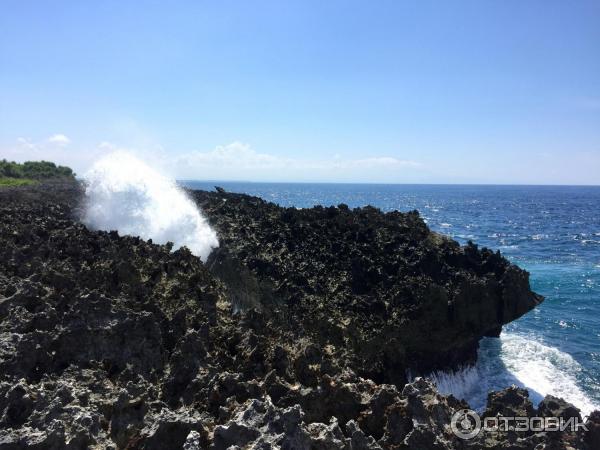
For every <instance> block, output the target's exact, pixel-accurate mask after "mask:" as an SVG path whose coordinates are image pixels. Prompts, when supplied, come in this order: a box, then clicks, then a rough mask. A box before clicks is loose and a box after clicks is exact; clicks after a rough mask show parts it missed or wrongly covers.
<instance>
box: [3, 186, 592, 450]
mask: <svg viewBox="0 0 600 450" xmlns="http://www.w3.org/2000/svg"><path fill="white" fill-rule="evenodd" d="M190 195H191V197H192V198H193V199H194V200H195V201H196V202H197V204H198V205H199V206H200V207H201V208H202V210H203V211H204V212H205V214H206V215H207V217H208V219H209V221H210V222H211V224H212V225H213V227H214V228H215V229H216V230H217V232H218V235H219V239H220V242H221V245H220V247H219V248H218V249H217V250H215V251H214V252H213V253H212V254H211V256H210V258H209V259H208V260H207V262H206V264H203V263H202V262H201V261H200V260H199V259H198V258H196V257H195V256H193V255H192V254H191V253H190V252H189V251H187V250H186V249H181V250H177V251H174V252H171V247H170V245H168V244H167V245H155V244H152V243H151V242H146V241H143V240H141V239H139V238H135V237H128V236H119V234H118V233H116V232H102V231H91V230H88V229H87V228H86V227H85V226H83V225H82V224H80V223H79V220H78V218H79V217H80V213H81V211H80V208H81V207H82V198H83V193H82V189H81V187H80V186H79V185H78V184H76V183H74V182H72V183H65V182H55V183H45V184H40V185H36V186H24V187H19V188H10V189H1V190H0V217H1V220H0V449H20V448H38V449H61V448H69V449H80V448H81V449H83V448H98V449H100V448H113V449H117V448H118V449H134V448H143V449H171V448H173V449H176V448H185V449H189V450H191V449H196V448H198V449H200V448H212V449H231V448H233V449H236V448H239V449H244V448H256V449H271V448H273V449H276V448H282V449H313V448H314V449H349V450H350V449H352V450H357V449H380V448H381V449H402V448H414V449H430V448H431V449H434V448H435V449H462V448H472V449H478V448H514V449H521V448H523V449H525V448H553V449H554V448H557V449H558V448H575V449H590V450H591V449H596V448H600V413H598V412H595V413H593V414H592V415H591V416H590V418H588V421H587V423H586V424H587V428H588V431H587V432H586V431H584V430H580V431H578V432H568V431H564V432H538V433H535V432H516V431H509V432H495V433H492V432H487V433H486V432H481V433H480V434H479V435H478V436H476V437H475V438H473V439H469V440H464V439H460V438H458V437H457V436H456V435H455V434H453V433H452V431H451V429H450V422H451V417H452V416H453V414H454V413H455V412H456V411H459V410H462V409H465V408H468V405H467V404H466V403H465V402H464V401H460V400H457V399H455V398H453V397H452V396H448V397H446V396H442V395H440V394H439V393H438V392H437V391H436V390H435V387H434V386H433V385H431V383H429V382H428V381H427V380H426V379H424V378H417V379H415V380H414V381H411V380H409V379H408V378H407V372H408V371H410V372H412V373H416V374H422V375H426V374H427V372H428V371H430V370H433V369H440V368H441V369H445V368H453V367H457V366H458V365H460V364H464V363H468V362H472V361H474V359H475V358H476V351H477V345H478V342H479V340H480V339H481V338H482V337H483V336H497V335H498V333H499V332H500V330H501V327H502V325H503V324H506V323H508V322H510V321H512V320H515V319H516V318H518V317H520V316H521V315H522V314H524V313H526V312H528V311H530V310H531V309H532V308H534V307H535V306H536V305H537V304H539V302H540V301H542V298H541V297H540V296H538V295H536V294H535V293H533V292H532V291H531V290H530V288H529V280H528V274H527V272H525V271H523V270H521V269H519V268H518V267H516V266H514V265H512V264H510V263H509V262H508V261H507V260H505V259H504V258H503V257H502V256H501V255H500V254H499V253H495V252H492V251H490V250H487V249H480V248H478V247H477V246H476V245H468V246H465V247H461V246H459V245H458V244H457V243H455V242H454V241H452V240H450V239H448V238H446V237H444V236H442V235H439V234H436V233H433V232H431V231H430V230H429V229H428V228H427V226H426V225H425V223H424V222H423V221H422V220H421V219H420V217H419V215H418V213H417V212H411V213H399V212H393V213H387V214H383V213H382V212H380V211H379V210H377V209H375V208H371V207H365V208H359V209H354V210H350V209H349V208H348V207H347V206H345V205H339V206H338V207H331V208H324V207H315V208H311V209H303V210H297V209H294V208H281V207H279V206H277V205H274V204H271V203H268V202H265V201H263V200H261V199H258V198H255V197H250V196H246V195H240V194H231V193H226V192H223V191H222V190H217V192H204V191H191V192H190ZM496 414H502V415H505V416H506V415H509V416H510V415H512V416H518V415H524V416H527V417H533V416H536V415H540V416H542V417H557V416H568V417H575V416H578V415H579V412H578V411H577V410H576V408H574V407H573V406H572V405H569V404H567V403H565V402H564V401H562V400H560V399H555V398H552V397H547V398H546V399H545V400H544V401H543V402H542V404H540V405H539V406H538V408H537V409H536V408H534V405H532V404H531V402H530V401H529V399H528V398H527V393H526V391H524V390H521V389H516V388H508V389H506V390H504V391H500V392H494V393H490V394H489V398H488V406H487V409H486V411H485V413H484V414H483V415H484V416H486V417H494V416H495V415H496Z"/></svg>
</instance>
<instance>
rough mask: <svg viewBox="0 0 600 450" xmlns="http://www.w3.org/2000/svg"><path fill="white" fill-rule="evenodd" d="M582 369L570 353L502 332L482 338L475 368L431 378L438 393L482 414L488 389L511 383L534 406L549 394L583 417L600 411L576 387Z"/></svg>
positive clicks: (496, 388)
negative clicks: (455, 399)
mask: <svg viewBox="0 0 600 450" xmlns="http://www.w3.org/2000/svg"><path fill="white" fill-rule="evenodd" d="M581 370H582V368H581V366H580V365H579V363H578V362H577V361H575V360H574V359H573V358H572V357H571V356H570V355H569V354H567V353H564V352H562V351H560V350H558V349H557V348H554V347H549V346H547V345H544V344H541V343H539V342H536V341H535V340H532V339H530V338H529V337H525V336H521V335H519V334H514V333H502V335H501V336H500V339H493V338H485V339H484V340H483V341H482V345H481V349H480V351H479V358H478V361H477V363H476V364H475V365H474V366H470V367H465V368H463V369H460V370H458V371H456V372H451V373H449V372H437V373H434V374H432V375H430V378H431V379H432V380H433V382H434V383H436V385H437V386H438V389H439V390H440V392H442V393H444V394H453V395H454V396H455V397H457V398H461V399H464V400H466V401H467V402H469V404H470V405H471V407H473V408H475V409H477V410H479V411H481V410H483V409H484V408H485V403H486V398H487V393H488V391H490V390H500V389H504V388H506V387H508V386H510V385H512V384H516V385H517V386H520V387H524V388H526V389H528V390H529V397H530V399H531V400H532V402H533V403H534V405H537V403H539V402H540V401H541V400H542V398H543V397H544V396H545V395H547V394H551V395H554V396H557V397H562V398H563V399H565V400H566V401H568V402H570V403H572V404H574V405H575V406H576V407H578V408H579V409H580V410H581V412H582V414H583V415H587V414H589V413H590V412H591V411H592V410H594V409H598V408H600V405H598V404H596V403H595V402H594V401H593V400H592V399H590V398H589V397H588V396H587V395H586V394H585V392H583V391H582V390H581V388H580V387H579V386H578V379H577V377H578V375H579V373H580V372H581Z"/></svg>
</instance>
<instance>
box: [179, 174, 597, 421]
mask: <svg viewBox="0 0 600 450" xmlns="http://www.w3.org/2000/svg"><path fill="white" fill-rule="evenodd" d="M183 184H185V185H186V186H188V187H192V188H196V189H212V188H213V185H214V184H215V183H206V182H183ZM219 185H220V186H223V187H224V188H225V189H226V190H229V191H233V192H243V193H248V194H251V195H256V196H259V197H262V198H264V199H266V200H269V201H272V202H275V203H278V204H280V205H282V206H295V207H310V206H313V205H316V204H321V205H337V204H339V203H346V204H348V205H349V206H351V207H356V206H364V205H367V204H370V205H373V206H376V207H379V208H381V209H382V210H383V211H391V210H394V209H397V210H400V211H408V210H412V209H417V210H418V211H419V212H420V213H421V216H422V217H423V218H424V219H425V220H426V221H427V223H428V225H429V226H430V227H431V229H433V230H435V231H439V232H442V233H445V234H447V235H449V236H451V237H453V238H454V239H456V240H457V241H459V242H461V243H465V242H467V241H468V240H472V241H473V242H475V243H477V244H479V245H480V246H486V247H489V248H492V249H500V251H501V252H502V253H503V254H504V255H505V256H506V257H507V258H509V259H510V260H511V261H513V262H515V263H516V264H518V265H519V266H521V267H523V268H525V269H527V270H528V271H529V272H530V273H531V284H532V287H533V289H534V290H535V291H537V292H539V293H540V294H542V295H544V296H545V297H546V301H545V302H544V303H543V304H542V305H541V306H540V307H538V308H537V309H536V310H534V311H533V312H531V313H529V314H528V315H526V316H525V317H523V318H521V319H519V320H517V321H516V322H513V323H512V324H510V325H508V326H506V327H505V330H504V332H503V333H502V336H501V338H500V339H485V340H484V341H483V342H482V346H481V350H480V358H479V362H478V363H477V365H476V366H475V367H473V368H465V369H464V370H462V371H459V372H457V373H454V374H444V373H439V374H435V375H434V379H436V381H437V382H438V385H439V387H440V389H441V390H445V391H447V392H452V393H454V394H456V395H457V396H459V397H463V398H466V399H467V400H469V401H470V402H471V404H472V405H473V406H475V407H478V408H481V407H482V405H483V403H484V401H485V394H486V393H487V391H488V390H489V389H497V388H503V387H505V386H506V385H509V384H511V383H515V384H519V385H522V386H525V387H527V388H529V390H530V395H531V396H532V397H533V399H534V400H539V399H540V398H541V397H542V396H543V395H545V394H549V393H551V394H555V395H560V396H562V397H564V398H566V399H567V400H569V401H571V402H573V403H575V404H576V405H577V406H579V407H580V408H581V409H582V410H583V411H584V412H586V413H587V412H589V411H590V410H591V409H592V408H598V407H599V405H600V187H577V186H472V185H469V186H457V185H364V184H362V185H361V184H283V183H229V182H223V183H219Z"/></svg>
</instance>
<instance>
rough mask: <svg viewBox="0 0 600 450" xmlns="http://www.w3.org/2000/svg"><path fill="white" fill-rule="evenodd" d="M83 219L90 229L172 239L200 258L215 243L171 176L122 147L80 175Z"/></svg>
mask: <svg viewBox="0 0 600 450" xmlns="http://www.w3.org/2000/svg"><path fill="white" fill-rule="evenodd" d="M84 179H85V181H86V196H87V205H86V209H85V213H84V217H83V222H84V223H85V224H86V225H87V226H89V227H90V228H93V229H99V230H106V231H110V230H117V231H119V233H121V234H127V235H132V236H140V237H141V238H143V239H152V240H153V241H154V242H155V243H159V244H165V243H167V242H168V241H170V242H173V244H174V248H175V249H178V248H180V247H182V246H186V247H187V248H189V249H190V251H191V252H192V253H193V254H195V255H196V256H199V257H200V258H201V259H202V260H206V258H207V257H208V255H209V254H210V252H211V250H212V249H213V248H215V247H217V246H218V245H219V242H218V240H217V235H216V233H215V231H214V230H213V229H212V228H211V227H210V226H209V224H208V223H207V221H206V219H205V218H204V217H203V216H202V215H201V213H200V211H199V210H198V208H197V207H196V205H195V204H194V202H192V200H190V199H189V198H188V197H187V196H186V194H185V193H184V192H183V191H182V190H181V189H179V188H178V187H177V185H176V184H175V182H174V181H173V180H170V179H168V178H166V177H164V176H163V175H161V174H159V173H158V172H157V171H155V170H154V169H152V168H150V167H148V166H147V165H146V164H144V163H143V162H142V161H140V160H139V159H137V158H135V157H134V156H132V155H130V154H128V153H125V152H114V153H111V154H109V155H107V156H105V157H103V158H101V159H100V160H98V161H97V162H96V163H95V164H94V165H93V167H92V168H91V169H90V170H89V171H88V172H87V173H86V174H85V176H84Z"/></svg>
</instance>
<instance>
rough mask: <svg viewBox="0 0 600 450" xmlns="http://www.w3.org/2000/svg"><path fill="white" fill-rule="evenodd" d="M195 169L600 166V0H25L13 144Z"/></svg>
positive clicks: (222, 173)
mask: <svg viewBox="0 0 600 450" xmlns="http://www.w3.org/2000/svg"><path fill="white" fill-rule="evenodd" d="M114 150H126V151H129V152H131V153H133V154H135V155H137V156H138V157H141V158H143V159H144V160H146V161H147V162H148V163H149V164H151V165H154V166H156V167H157V168H159V169H160V170H163V171H164V172H165V173H168V174H169V175H170V176H172V177H176V178H178V179H198V180H203V179H210V180H249V181H300V182H312V181H319V182H366V183H508V184H600V1H598V0H594V1H585V0H576V1H563V0H560V1H558V0H544V1H533V0H502V1H501V0H495V1H489V0H474V1H441V0H440V1H422V0H419V1H396V0H394V1H383V0H381V1H380V0H377V1H360V2H358V1H335V0H332V1H322V0H321V1H310V0H303V1H293V0H286V1H258V0H257V1H252V2H248V1H228V0H224V1H218V2H206V1H200V0H194V1H173V2H150V1H123V0H119V1H110V0H108V1H102V2H81V1H60V0H57V1H52V2H49V1H35V0H31V1H23V0H16V1H15V0H3V1H2V12H1V13H0V158H6V159H9V160H17V161H23V160H32V159H33V160H39V159H46V160H53V161H56V162H58V163H61V164H67V165H70V166H71V167H73V168H74V169H75V170H76V171H77V172H78V173H84V172H85V171H86V170H88V168H89V167H90V165H91V164H92V163H93V161H94V160H95V159H97V158H98V157H100V156H101V155H103V154H105V153H108V152H111V151H114Z"/></svg>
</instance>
